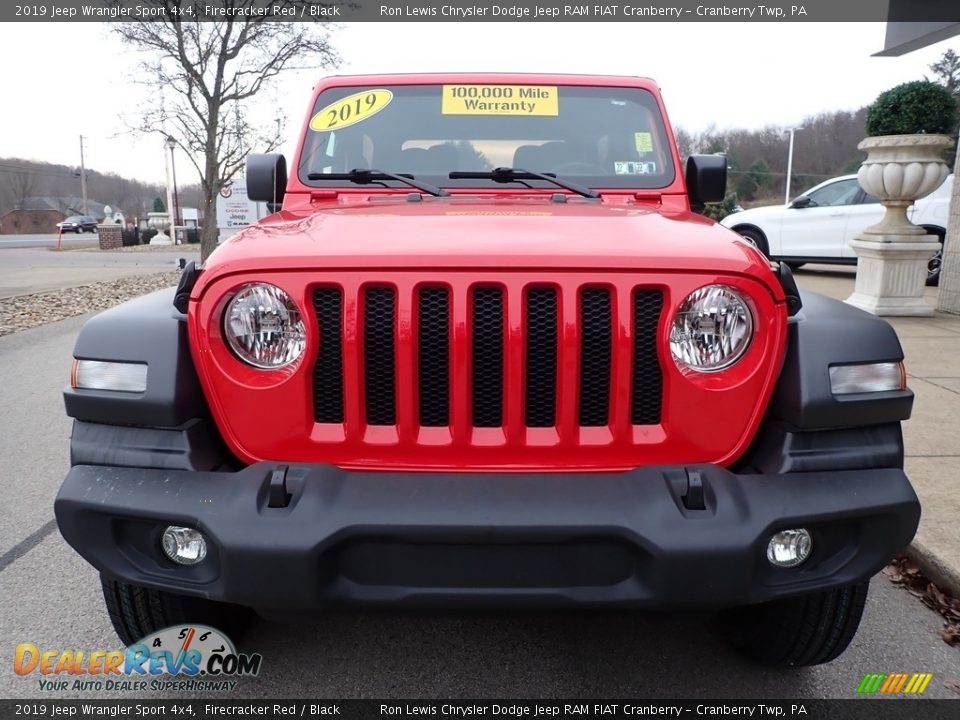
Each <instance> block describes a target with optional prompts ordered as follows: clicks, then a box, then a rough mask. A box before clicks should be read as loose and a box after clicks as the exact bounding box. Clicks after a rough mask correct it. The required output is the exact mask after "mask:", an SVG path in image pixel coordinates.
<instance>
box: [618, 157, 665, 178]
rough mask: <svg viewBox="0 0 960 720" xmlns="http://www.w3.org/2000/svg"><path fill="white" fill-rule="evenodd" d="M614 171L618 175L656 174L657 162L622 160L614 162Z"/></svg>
mask: <svg viewBox="0 0 960 720" xmlns="http://www.w3.org/2000/svg"><path fill="white" fill-rule="evenodd" d="M613 172H614V173H615V174H617V175H656V173H657V164H656V163H655V162H632V161H627V160H624V161H620V160H618V161H617V162H615V163H613Z"/></svg>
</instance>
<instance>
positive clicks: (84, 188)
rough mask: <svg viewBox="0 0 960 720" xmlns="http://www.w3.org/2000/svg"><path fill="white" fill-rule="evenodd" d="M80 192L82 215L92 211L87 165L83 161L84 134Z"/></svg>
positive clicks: (81, 150) (81, 146) (81, 142)
mask: <svg viewBox="0 0 960 720" xmlns="http://www.w3.org/2000/svg"><path fill="white" fill-rule="evenodd" d="M80 194H81V195H82V196H83V210H82V211H81V212H80V214H81V215H86V214H87V213H89V212H90V211H89V210H88V209H87V167H86V165H85V164H84V162H83V135H81V136H80Z"/></svg>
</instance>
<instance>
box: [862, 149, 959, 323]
mask: <svg viewBox="0 0 960 720" xmlns="http://www.w3.org/2000/svg"><path fill="white" fill-rule="evenodd" d="M952 146H953V139H952V138H949V137H947V136H946V135H932V134H931V135H925V134H919V135H884V136H880V137H869V138H867V139H865V140H864V141H862V142H861V143H860V144H859V145H857V148H858V149H860V150H863V151H865V152H866V153H867V159H866V160H864V162H863V165H861V166H860V171H859V172H858V173H857V182H859V183H860V187H862V188H863V189H864V190H866V191H867V192H868V193H870V194H871V195H873V196H875V197H877V198H879V199H880V204H881V205H883V206H884V207H885V208H886V211H885V213H884V215H883V219H882V220H881V221H880V222H879V223H877V224H876V225H872V226H871V227H868V228H867V229H866V230H864V231H863V232H862V233H861V234H860V237H858V238H857V239H856V240H852V241H851V242H850V247H852V248H853V251H854V252H855V253H856V254H857V257H858V258H859V261H858V262H857V285H856V289H855V290H854V292H853V295H851V296H850V297H849V298H847V302H848V303H850V304H851V305H855V306H856V307H858V308H860V309H862V310H866V311H867V312H870V313H873V314H874V315H933V308H932V307H931V306H930V305H927V303H926V302H924V299H923V290H924V288H925V287H926V284H927V263H928V262H929V260H930V258H932V257H933V255H934V253H936V252H937V250H939V249H940V242H939V240H938V239H937V236H936V235H928V234H927V231H926V230H924V229H923V228H921V227H917V226H916V225H914V224H913V223H912V222H910V218H909V217H908V216H907V210H908V209H909V207H910V206H911V205H912V204H913V203H914V202H915V201H917V200H919V199H920V198H922V197H926V196H927V195H929V194H930V193H932V192H933V191H934V190H936V189H937V188H938V187H940V185H941V183H943V181H944V179H945V178H946V177H947V173H948V172H949V171H948V169H947V163H946V162H945V161H944V159H943V153H944V151H946V150H948V149H949V148H951V147H952Z"/></svg>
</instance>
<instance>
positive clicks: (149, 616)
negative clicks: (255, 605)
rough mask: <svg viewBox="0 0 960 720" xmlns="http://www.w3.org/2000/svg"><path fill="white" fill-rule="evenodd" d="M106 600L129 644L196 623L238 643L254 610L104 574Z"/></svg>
mask: <svg viewBox="0 0 960 720" xmlns="http://www.w3.org/2000/svg"><path fill="white" fill-rule="evenodd" d="M100 584H101V586H102V587H103V600H104V603H105V604H106V606H107V613H108V614H109V615H110V622H111V623H113V629H114V630H115V631H116V633H117V635H118V636H119V638H120V641H121V642H122V643H123V644H124V645H126V646H129V645H131V644H132V643H135V642H137V641H139V640H141V639H142V638H143V637H145V636H146V635H149V634H150V633H154V632H157V631H158V630H163V629H164V628H168V627H170V626H171V625H181V624H187V623H196V624H201V625H210V626H211V627H214V628H216V629H217V630H221V631H222V632H224V633H226V634H227V636H228V637H229V638H230V639H231V640H233V641H235V642H236V640H237V639H238V638H239V637H240V636H241V635H242V634H243V631H244V630H245V629H246V627H247V626H248V625H249V624H250V622H251V620H252V619H253V612H252V611H251V610H250V609H248V608H244V607H240V606H239V605H227V604H225V603H217V602H213V601H211V600H204V599H202V598H193V597H187V596H185V595H175V594H174V593H168V592H164V591H162V590H152V589H149V588H145V587H141V586H139V585H131V584H129V583H125V582H119V581H116V580H111V579H108V578H105V577H104V576H102V575H101V576H100Z"/></svg>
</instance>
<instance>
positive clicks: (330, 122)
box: [310, 90, 393, 132]
mask: <svg viewBox="0 0 960 720" xmlns="http://www.w3.org/2000/svg"><path fill="white" fill-rule="evenodd" d="M391 100H393V93H392V92H390V91H389V90H364V91H362V92H358V93H354V94H353V95H347V97H345V98H343V99H342V100H337V101H336V102H333V103H330V104H329V105H327V106H326V107H325V108H323V109H322V110H320V111H318V112H317V113H316V114H315V115H314V116H313V118H311V120H310V129H311V130H316V131H317V132H326V131H328V130H340V129H341V128H345V127H349V126H350V125H354V124H356V123H358V122H362V121H364V120H366V119H367V118H369V117H371V116H372V115H376V114H377V113H378V112H380V111H381V110H383V109H384V108H385V107H386V106H387V105H389V104H390V101H391Z"/></svg>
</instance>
